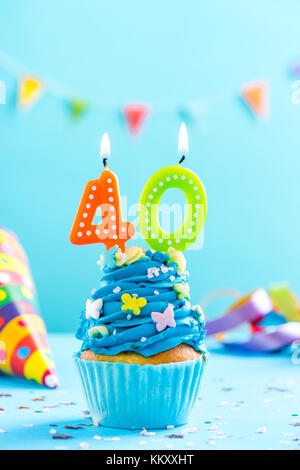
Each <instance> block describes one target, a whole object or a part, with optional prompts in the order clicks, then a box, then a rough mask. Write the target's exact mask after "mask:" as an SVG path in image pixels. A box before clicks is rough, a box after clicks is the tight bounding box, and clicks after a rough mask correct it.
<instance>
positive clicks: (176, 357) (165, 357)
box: [80, 344, 202, 366]
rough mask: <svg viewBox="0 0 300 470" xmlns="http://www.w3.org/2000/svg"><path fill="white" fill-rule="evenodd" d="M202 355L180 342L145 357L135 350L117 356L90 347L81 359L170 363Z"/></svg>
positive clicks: (143, 363)
mask: <svg viewBox="0 0 300 470" xmlns="http://www.w3.org/2000/svg"><path fill="white" fill-rule="evenodd" d="M201 356H202V352H201V351H195V349H194V348H192V346H189V345H188V344H179V345H178V346H175V348H172V349H169V350H168V351H163V352H160V353H158V354H154V356H149V357H144V356H142V355H141V354H138V353H136V352H133V351H126V352H122V353H120V354H116V355H115V356H106V355H104V354H95V353H94V352H93V351H91V350H90V349H88V350H87V351H83V352H82V353H81V356H80V359H84V360H86V361H104V362H124V363H125V364H140V365H141V366H142V365H145V364H154V365H157V364H169V363H171V362H182V361H192V360H195V359H199V358H200V357H201Z"/></svg>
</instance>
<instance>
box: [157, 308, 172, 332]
mask: <svg viewBox="0 0 300 470" xmlns="http://www.w3.org/2000/svg"><path fill="white" fill-rule="evenodd" d="M151 318H152V320H153V321H154V323H156V325H155V326H156V329H157V331H163V330H165V329H166V328H167V326H169V327H171V328H174V327H175V326H176V321H175V319H174V307H173V305H172V304H169V305H168V306H167V308H166V309H165V310H164V312H163V313H160V312H152V313H151Z"/></svg>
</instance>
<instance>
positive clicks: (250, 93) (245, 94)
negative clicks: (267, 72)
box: [241, 81, 269, 118]
mask: <svg viewBox="0 0 300 470" xmlns="http://www.w3.org/2000/svg"><path fill="white" fill-rule="evenodd" d="M241 97H242V99H243V101H244V102H245V104H246V105H247V106H248V108H249V109H250V111H252V113H253V114H254V116H255V117H257V118H265V117H267V116H268V112H269V102H268V101H269V100H268V85H267V84H266V83H265V82H263V81H259V82H250V83H247V84H246V85H243V87H242V89H241Z"/></svg>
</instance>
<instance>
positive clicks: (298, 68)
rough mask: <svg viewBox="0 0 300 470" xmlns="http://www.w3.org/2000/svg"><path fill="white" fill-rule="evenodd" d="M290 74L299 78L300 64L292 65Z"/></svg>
mask: <svg viewBox="0 0 300 470" xmlns="http://www.w3.org/2000/svg"><path fill="white" fill-rule="evenodd" d="M292 74H293V75H294V76H295V77H298V78H300V62H297V63H296V64H294V65H293V67H292Z"/></svg>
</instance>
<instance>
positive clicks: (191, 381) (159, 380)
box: [75, 355, 206, 429]
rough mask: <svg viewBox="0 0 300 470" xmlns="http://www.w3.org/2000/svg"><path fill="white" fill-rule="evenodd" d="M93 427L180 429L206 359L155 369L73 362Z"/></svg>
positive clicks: (190, 407)
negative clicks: (173, 427)
mask: <svg viewBox="0 0 300 470" xmlns="http://www.w3.org/2000/svg"><path fill="white" fill-rule="evenodd" d="M75 361H76V364H77V366H78V370H79V373H80V376H81V380H82V384H83V388H84V394H85V397H86V400H87V405H88V409H89V411H90V413H91V417H92V419H93V422H94V424H96V425H102V426H108V427H113V428H125V429H143V428H146V429H159V428H165V427H166V426H168V425H173V426H180V425H182V424H185V423H186V422H187V420H188V417H189V414H190V412H191V410H192V407H193V405H194V403H195V400H196V398H197V396H198V392H199V387H200V381H201V377H202V374H203V370H204V366H205V362H206V358H204V356H202V357H200V358H199V359H196V360H192V361H184V362H173V363H169V364H159V365H152V364H146V365H143V366H141V365H139V364H127V363H121V362H114V363H112V362H101V361H86V360H82V359H80V358H79V355H76V356H75Z"/></svg>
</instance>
